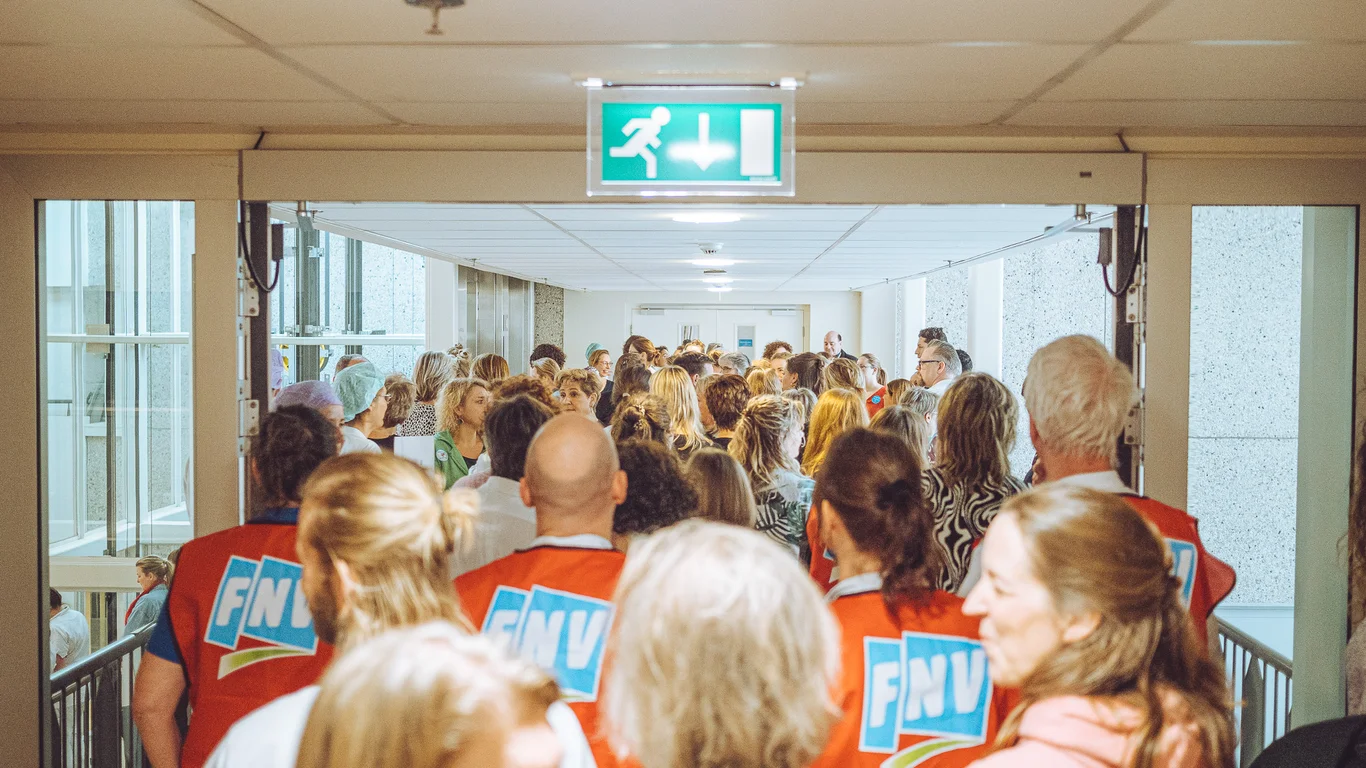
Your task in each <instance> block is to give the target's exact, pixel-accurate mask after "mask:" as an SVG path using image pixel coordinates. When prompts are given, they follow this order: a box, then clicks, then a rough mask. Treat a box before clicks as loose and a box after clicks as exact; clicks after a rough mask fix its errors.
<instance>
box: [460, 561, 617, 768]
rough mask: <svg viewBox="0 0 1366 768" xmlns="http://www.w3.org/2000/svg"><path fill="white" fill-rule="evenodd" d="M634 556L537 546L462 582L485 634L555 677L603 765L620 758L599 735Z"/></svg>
mask: <svg viewBox="0 0 1366 768" xmlns="http://www.w3.org/2000/svg"><path fill="white" fill-rule="evenodd" d="M625 564H626V555H625V554H623V553H621V552H619V551H617V550H614V549H585V548H577V547H559V546H537V547H532V548H531V549H526V550H522V551H519V552H514V553H512V554H511V555H508V556H507V557H504V558H502V559H500V560H494V561H493V562H491V563H489V564H488V565H486V566H484V567H482V568H477V569H475V570H473V571H470V572H469V573H467V574H465V575H463V576H461V577H460V578H458V579H456V580H455V591H456V592H458V593H459V595H460V604H461V606H462V607H463V608H464V611H465V615H466V616H468V617H469V619H470V622H471V623H472V624H474V626H476V627H479V631H480V632H482V633H483V634H485V635H490V636H495V637H504V638H506V639H507V640H508V642H509V643H510V644H511V647H513V648H514V649H516V650H517V651H518V652H519V653H521V654H522V655H523V656H524V657H526V658H530V659H533V660H535V661H536V662H537V663H538V664H540V665H541V666H543V667H545V668H546V670H547V671H549V672H552V673H553V674H554V675H555V678H556V680H557V681H558V682H559V684H560V691H561V693H562V694H563V695H564V697H565V701H566V703H568V704H569V708H570V709H572V710H574V714H575V715H577V716H578V718H579V724H580V725H581V726H583V733H584V735H585V736H587V737H588V745H589V746H590V747H591V748H592V750H593V758H594V759H595V760H596V761H597V764H598V766H599V768H612V766H616V765H617V764H618V761H617V760H616V758H615V757H614V756H613V753H612V749H611V747H610V746H609V745H608V744H607V740H606V739H604V738H603V737H602V735H601V734H600V733H599V730H598V728H599V726H598V699H599V698H600V693H601V690H600V689H601V684H602V678H603V666H604V665H603V662H604V657H605V656H606V648H607V637H608V635H609V634H610V633H611V629H612V619H613V617H614V615H615V609H614V608H613V606H612V602H611V600H612V593H613V592H615V591H616V588H617V580H618V579H620V578H621V569H622V566H623V565H625Z"/></svg>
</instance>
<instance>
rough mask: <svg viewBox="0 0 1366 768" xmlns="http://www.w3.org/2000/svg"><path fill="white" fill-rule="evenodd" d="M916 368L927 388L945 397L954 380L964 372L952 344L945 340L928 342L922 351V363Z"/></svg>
mask: <svg viewBox="0 0 1366 768" xmlns="http://www.w3.org/2000/svg"><path fill="white" fill-rule="evenodd" d="M916 370H917V372H918V373H919V374H920V377H921V378H922V379H923V380H924V381H925V388H926V389H928V390H929V391H931V392H933V393H934V394H936V395H939V396H940V397H943V396H944V392H945V391H946V390H948V388H949V385H950V384H952V383H953V380H954V379H956V378H958V376H959V375H960V374H962V373H963V366H962V363H960V362H959V360H958V353H957V352H956V351H955V350H954V348H953V346H952V345H950V344H948V343H947V342H943V341H932V342H930V343H929V344H926V345H925V349H924V351H923V352H921V353H920V363H919V367H918V368H917V369H916Z"/></svg>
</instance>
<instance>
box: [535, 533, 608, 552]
mask: <svg viewBox="0 0 1366 768" xmlns="http://www.w3.org/2000/svg"><path fill="white" fill-rule="evenodd" d="M532 547H564V548H566V549H616V547H614V546H612V542H610V541H608V540H607V539H604V538H603V537H601V536H599V535H597V534H596V533H576V534H574V535H573V536H537V537H536V538H534V539H532V540H531V544H530V545H529V546H527V547H525V549H531V548H532Z"/></svg>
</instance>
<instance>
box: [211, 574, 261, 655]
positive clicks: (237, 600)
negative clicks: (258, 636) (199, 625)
mask: <svg viewBox="0 0 1366 768" xmlns="http://www.w3.org/2000/svg"><path fill="white" fill-rule="evenodd" d="M260 567H261V564H260V563H258V562H256V561H255V560H248V559H247V558H245V557H238V556H236V555H233V556H232V557H231V558H229V559H228V565H227V567H226V568H224V569H223V576H222V578H221V579H219V581H218V594H217V595H215V596H214V599H213V608H212V609H210V611H209V620H208V622H207V623H208V627H209V628H208V631H207V632H205V634H204V642H206V643H211V644H213V645H217V646H219V647H222V648H227V649H229V650H231V649H234V648H236V647H237V637H238V635H240V634H241V632H242V624H243V622H244V621H245V620H246V618H247V608H248V606H250V605H251V593H252V591H253V588H254V587H255V586H256V574H257V571H258V570H259V569H260Z"/></svg>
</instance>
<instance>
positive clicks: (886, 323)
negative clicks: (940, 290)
mask: <svg viewBox="0 0 1366 768" xmlns="http://www.w3.org/2000/svg"><path fill="white" fill-rule="evenodd" d="M896 292H897V284H896V283H886V284H884V285H879V286H877V287H876V288H870V289H868V290H866V291H863V300H862V302H861V304H862V306H861V308H860V312H859V314H860V316H861V329H862V332H863V334H862V335H863V338H862V343H861V344H858V345H857V346H856V345H853V344H849V343H848V341H847V339H848V337H849V334H847V333H846V334H845V339H846V343H845V345H844V346H845V349H847V350H848V351H849V354H851V355H861V354H863V353H864V352H872V353H873V354H875V355H877V358H878V360H880V361H881V362H882V367H883V368H884V369H886V371H887V379H888V380H889V381H890V380H891V379H894V378H896Z"/></svg>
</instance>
